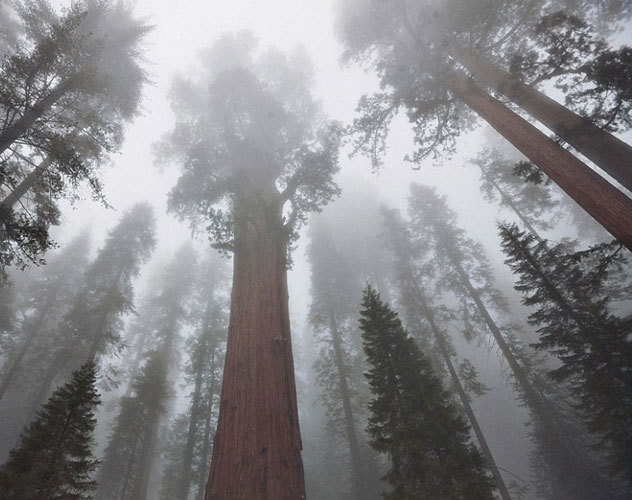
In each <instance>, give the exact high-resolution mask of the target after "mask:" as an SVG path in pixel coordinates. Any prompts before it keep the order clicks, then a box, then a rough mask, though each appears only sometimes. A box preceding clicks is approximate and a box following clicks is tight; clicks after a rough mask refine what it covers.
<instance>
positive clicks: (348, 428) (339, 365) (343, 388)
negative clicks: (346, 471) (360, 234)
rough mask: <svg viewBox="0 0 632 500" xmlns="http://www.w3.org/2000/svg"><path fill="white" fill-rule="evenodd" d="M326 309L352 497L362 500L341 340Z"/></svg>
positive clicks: (354, 433)
mask: <svg viewBox="0 0 632 500" xmlns="http://www.w3.org/2000/svg"><path fill="white" fill-rule="evenodd" d="M327 299H328V302H329V295H328V296H327ZM327 309H329V331H330V332H331V340H332V344H333V347H334V357H335V360H336V370H337V372H338V382H339V384H340V396H341V398H342V410H343V413H344V417H345V433H346V434H347V443H348V445H349V454H350V455H351V471H352V485H351V489H352V496H353V498H354V499H356V500H363V497H362V490H363V488H362V483H363V482H362V479H363V478H362V462H361V460H360V450H359V448H358V438H357V436H356V429H355V423H354V419H353V412H352V411H351V394H350V392H349V385H348V384H347V369H346V366H345V361H344V356H343V353H342V339H341V338H340V332H339V331H338V325H337V322H336V316H335V314H334V310H333V306H332V304H331V303H329V304H328V305H327Z"/></svg>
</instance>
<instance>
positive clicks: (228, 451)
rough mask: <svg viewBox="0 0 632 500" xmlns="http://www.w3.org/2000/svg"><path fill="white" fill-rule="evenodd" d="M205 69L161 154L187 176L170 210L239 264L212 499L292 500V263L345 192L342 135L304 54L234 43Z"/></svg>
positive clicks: (296, 489) (184, 88) (297, 464)
mask: <svg viewBox="0 0 632 500" xmlns="http://www.w3.org/2000/svg"><path fill="white" fill-rule="evenodd" d="M202 68H203V69H204V72H205V73H206V74H203V75H202V76H203V78H201V79H199V80H198V81H193V80H191V81H182V80H180V81H178V82H177V86H176V90H177V95H178V96H179V97H178V98H177V99H174V111H175V112H176V115H177V122H176V126H175V129H174V132H173V133H172V134H170V137H169V138H168V140H167V141H166V142H165V143H164V144H163V146H164V147H163V148H162V149H161V150H160V151H159V152H161V153H164V156H165V157H166V158H168V159H170V160H175V161H176V162H177V163H179V165H180V166H181V168H182V176H181V177H180V179H179V180H178V183H177V184H176V186H175V187H174V189H173V190H172V191H171V196H170V205H171V208H172V209H173V210H175V211H176V212H177V213H178V214H179V215H181V216H183V217H187V218H189V219H190V220H191V221H192V222H193V223H194V225H196V226H197V225H198V223H203V224H204V227H205V228H206V229H207V230H208V231H209V233H210V236H211V237H212V238H211V239H212V240H213V242H214V244H215V245H216V247H217V248H221V249H223V250H225V251H234V257H235V260H234V275H233V277H234V279H233V292H232V296H231V315H230V324H229V333H228V342H227V348H226V349H227V350H226V363H225V370H224V377H223V379H222V398H221V401H222V402H221V405H220V416H219V422H218V431H217V436H216V440H215V446H214V448H213V459H212V465H211V472H210V480H209V485H208V490H207V493H206V495H207V498H213V497H215V496H219V497H230V498H240V499H250V498H262V499H263V498H269V499H274V500H277V499H278V500H282V499H287V500H290V499H292V500H293V499H295V498H300V497H301V496H303V495H304V494H305V485H304V478H303V465H302V460H301V455H300V449H301V443H300V431H299V423H298V409H297V406H296V386H295V380H294V368H293V365H294V362H293V357H292V349H291V338H290V322H289V311H288V307H287V265H288V260H287V257H288V250H289V246H290V245H291V243H292V242H293V241H295V240H296V238H297V236H298V232H297V229H298V227H299V225H300V224H301V223H303V222H304V221H305V220H306V217H307V214H308V213H309V212H312V211H315V210H318V209H319V208H320V207H322V206H323V205H324V204H326V203H327V202H328V201H329V200H330V199H331V198H332V197H333V196H335V195H336V194H337V193H338V188H337V186H336V185H335V183H334V181H333V175H334V173H335V172H336V171H337V170H338V163H337V162H338V149H339V143H340V133H341V130H340V127H339V126H338V125H337V124H335V123H331V122H328V121H326V120H323V119H322V117H321V116H320V113H319V109H318V105H317V103H316V102H315V101H314V99H313V97H312V95H311V90H310V85H309V83H310V74H311V67H310V64H309V62H308V61H307V60H306V58H305V56H304V54H302V53H300V52H295V53H294V54H292V55H285V54H283V53H280V52H278V51H275V50H268V51H262V52H261V53H259V54H257V53H256V51H255V43H254V39H253V37H252V36H251V35H250V34H245V33H241V34H240V35H238V36H230V35H227V36H224V37H222V38H220V39H219V40H218V41H217V42H216V43H215V44H214V46H213V47H212V49H211V50H209V51H207V52H206V53H205V54H204V61H203V66H202ZM175 94H176V93H174V95H175ZM182 98H184V99H182ZM284 207H285V211H284ZM261 290H266V291H267V293H266V294H262V293H261ZM265 408H275V411H274V412H272V413H268V412H266V411H264V409H265ZM253 429H254V433H253V432H251V430H253ZM264 471H267V472H265V473H264ZM261 478H263V480H262V479H261Z"/></svg>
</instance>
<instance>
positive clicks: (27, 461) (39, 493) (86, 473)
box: [0, 362, 100, 500]
mask: <svg viewBox="0 0 632 500" xmlns="http://www.w3.org/2000/svg"><path fill="white" fill-rule="evenodd" d="M95 370H96V368H95V365H94V363H92V362H88V363H86V364H84V365H83V366H82V367H81V368H80V369H79V370H77V371H75V372H74V373H73V376H72V379H71V381H70V382H67V383H66V384H64V385H63V386H61V387H60V388H58V389H57V390H56V391H55V393H54V394H53V395H52V396H51V398H50V399H49V400H48V402H47V403H46V404H45V405H44V407H43V408H42V410H41V411H40V412H39V413H38V415H37V418H36V419H35V420H34V421H33V422H32V423H31V425H30V426H29V427H28V429H26V431H25V432H24V434H23V435H22V439H21V443H20V446H19V447H18V448H16V449H13V450H11V453H10V454H9V460H8V461H7V462H6V463H5V464H4V465H2V466H1V467H0V498H3V499H7V500H9V499H16V498H24V499H26V498H46V499H51V500H52V499H60V500H61V499H64V500H72V499H77V500H79V499H88V498H92V495H91V492H92V490H93V489H94V487H95V486H96V484H95V482H94V480H92V473H93V472H94V470H95V469H96V467H97V463H98V462H97V461H96V460H95V459H94V456H93V454H92V433H93V431H94V427H95V425H96V418H95V413H96V408H97V405H98V404H99V402H100V399H99V394H98V393H97V390H96V387H95V385H96V375H95Z"/></svg>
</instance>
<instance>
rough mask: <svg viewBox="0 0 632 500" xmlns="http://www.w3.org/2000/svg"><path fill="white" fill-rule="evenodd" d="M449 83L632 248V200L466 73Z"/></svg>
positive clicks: (463, 99) (448, 82)
mask: <svg viewBox="0 0 632 500" xmlns="http://www.w3.org/2000/svg"><path fill="white" fill-rule="evenodd" d="M445 83H446V86H447V87H448V88H449V89H450V90H451V91H452V92H453V93H454V94H455V95H456V96H457V97H458V98H459V99H460V100H461V101H463V102H464V103H465V104H466V105H467V106H469V107H470V108H471V109H472V110H474V111H475V112H476V113H478V114H479V115H480V116H481V117H482V118H483V119H484V120H485V121H487V123H489V124H490V125H491V126H492V127H493V128H494V129H496V130H497V131H498V132H499V133H500V134H501V135H502V136H503V137H504V138H505V139H507V140H508V141H509V142H510V143H511V144H513V145H514V146H515V147H516V148H517V149H518V150H519V151H520V152H522V153H523V154H524V155H525V156H526V157H527V158H529V159H530V160H531V161H532V162H533V163H535V164H536V165H537V166H538V167H539V168H540V169H541V170H542V171H543V172H544V173H546V174H547V175H548V176H549V177H550V178H551V179H552V180H553V181H554V182H555V183H556V184H557V185H558V186H560V187H561V188H562V189H563V190H564V191H565V192H566V193H567V194H568V195H569V196H570V197H571V198H573V199H574V200H575V201H576V202H577V203H578V204H579V205H580V206H581V207H582V208H583V209H584V210H586V211H587V212H588V213H589V214H590V215H591V216H592V217H593V218H594V219H595V220H596V221H597V222H599V223H600V224H601V225H602V226H603V227H604V228H605V229H606V230H607V231H608V232H609V233H610V234H612V235H613V236H614V237H615V238H617V239H618V240H619V241H620V242H621V243H622V244H624V245H625V246H626V247H627V248H628V249H629V250H631V251H632V225H631V224H630V221H631V220H632V199H630V198H628V197H627V196H626V195H625V194H623V193H622V192H621V191H619V190H618V189H617V188H616V187H614V186H613V185H612V184H610V183H609V182H608V181H606V180H605V179H604V178H603V177H601V176H600V175H599V174H597V173H596V172H594V171H593V170H591V169H590V168H589V167H588V166H587V165H586V164H585V163H583V162H582V161H580V160H579V159H578V158H577V157H575V156H573V155H572V154H571V153H569V152H568V151H566V150H565V149H564V148H563V147H561V146H560V145H558V144H556V143H555V142H554V141H553V140H551V139H550V138H549V137H547V136H546V135H545V134H543V133H542V132H540V131H539V130H538V129H537V128H535V127H534V126H533V125H531V124H530V123H529V122H527V121H526V120H525V119H523V118H522V117H520V116H519V115H517V114H516V113H514V112H513V111H511V110H510V109H509V108H507V107H506V106H505V105H503V104H502V103H501V102H499V101H498V100H496V99H494V98H493V97H491V96H490V95H489V94H487V93H486V92H485V91H484V90H482V89H481V88H480V87H479V86H478V85H476V83H474V82H473V81H471V80H468V79H467V78H466V77H465V76H463V75H460V74H457V73H453V74H452V75H450V77H448V78H446V79H445Z"/></svg>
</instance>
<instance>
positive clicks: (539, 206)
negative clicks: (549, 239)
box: [471, 149, 559, 238]
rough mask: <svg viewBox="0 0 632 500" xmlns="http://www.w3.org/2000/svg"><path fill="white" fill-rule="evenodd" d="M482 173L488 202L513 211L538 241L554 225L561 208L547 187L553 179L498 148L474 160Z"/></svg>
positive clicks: (483, 186)
mask: <svg viewBox="0 0 632 500" xmlns="http://www.w3.org/2000/svg"><path fill="white" fill-rule="evenodd" d="M471 163H473V164H474V165H476V166H477V167H478V168H479V169H480V170H481V192H482V193H483V196H484V197H485V199H486V200H487V201H490V202H495V201H497V202H498V204H499V205H500V206H501V207H506V208H508V209H510V210H511V211H512V212H514V214H515V215H516V216H517V217H518V218H519V219H520V222H521V223H522V224H523V225H524V227H525V228H527V229H528V230H529V232H530V233H531V234H533V235H534V236H535V237H536V238H540V234H539V231H541V230H547V229H550V228H551V227H552V226H553V221H552V219H553V217H552V215H551V212H552V211H553V209H554V208H555V207H556V206H557V205H558V203H559V202H558V201H557V200H556V199H555V197H554V195H553V193H551V190H550V189H548V186H549V185H550V183H551V180H550V179H549V178H548V177H547V176H546V175H545V174H544V173H542V171H541V170H539V169H538V168H537V167H536V166H535V165H533V163H531V162H528V161H513V160H512V159H511V158H507V157H505V156H504V155H503V154H502V153H500V152H499V151H497V150H496V149H485V150H484V151H482V152H481V153H479V155H478V156H477V157H476V158H475V159H473V160H471Z"/></svg>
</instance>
